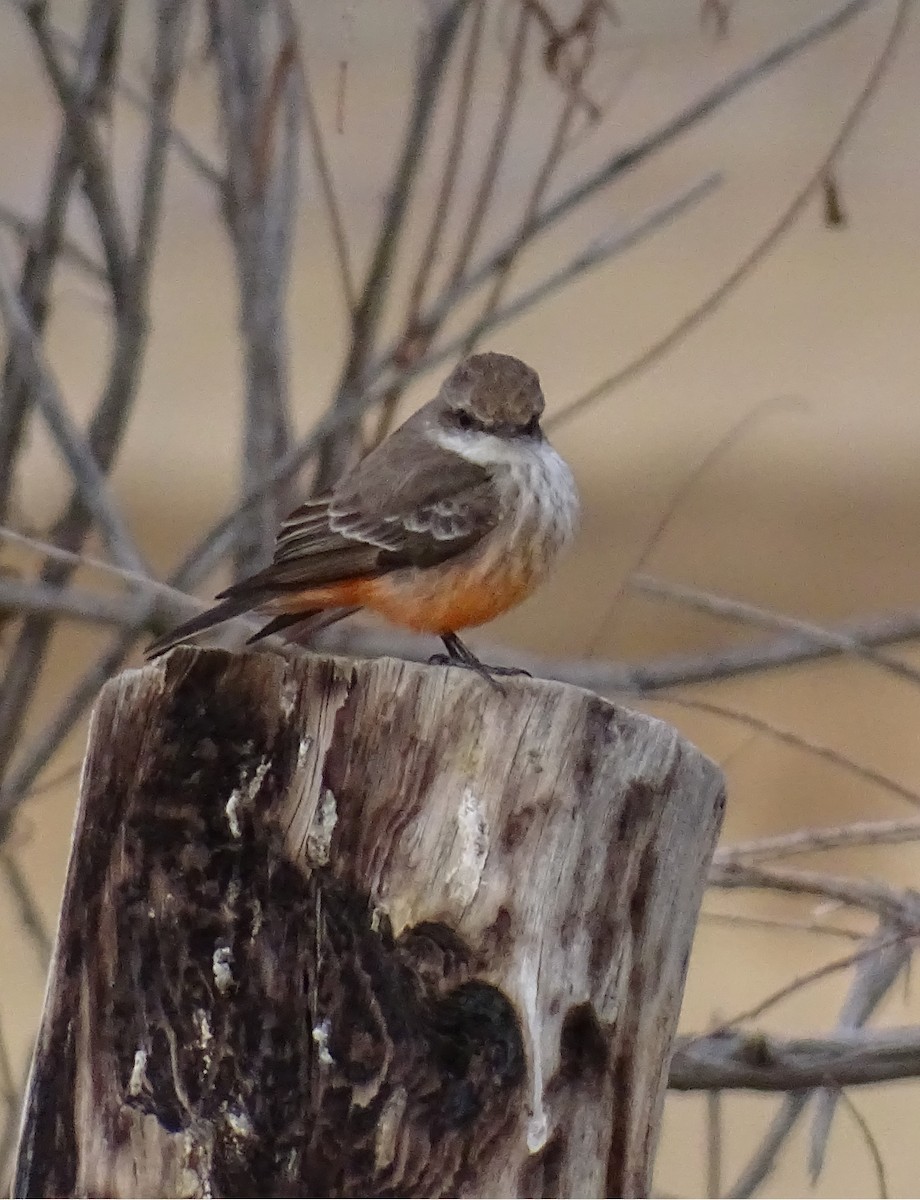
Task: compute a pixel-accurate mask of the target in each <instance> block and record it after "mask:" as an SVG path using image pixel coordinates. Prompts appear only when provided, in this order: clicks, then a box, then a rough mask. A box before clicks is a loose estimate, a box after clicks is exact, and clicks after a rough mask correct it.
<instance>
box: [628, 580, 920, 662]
mask: <svg viewBox="0 0 920 1200" xmlns="http://www.w3.org/2000/svg"><path fill="white" fill-rule="evenodd" d="M628 583H629V586H630V587H631V588H634V589H635V590H636V591H639V592H643V593H644V594H645V595H647V596H654V597H656V598H658V599H662V600H671V601H674V602H676V603H678V604H681V605H684V606H685V607H688V608H693V609H696V610H697V611H699V612H705V613H708V614H709V615H710V616H715V617H727V618H729V619H730V620H732V621H740V622H742V623H743V624H747V625H760V626H764V627H766V628H767V629H778V630H784V631H791V632H793V633H798V634H801V635H803V636H805V637H810V638H813V639H814V640H815V641H816V642H824V643H825V644H827V645H829V646H832V647H833V648H834V649H835V650H839V651H841V652H842V653H845V654H852V655H853V656H854V657H856V658H860V659H864V660H865V661H866V662H869V663H872V664H873V666H876V667H879V668H880V669H881V670H883V671H885V672H887V673H888V674H890V675H894V676H896V677H897V678H900V679H906V680H908V681H909V682H910V683H920V670H918V669H917V668H916V667H912V666H910V665H909V664H908V663H904V662H901V660H900V659H897V658H891V657H890V656H889V655H887V654H882V653H881V652H880V651H878V650H875V649H873V648H872V647H870V646H866V645H865V644H864V643H863V642H861V641H859V640H858V639H857V638H851V637H848V636H847V634H845V633H840V632H839V630H834V629H825V628H824V627H823V626H821V625H815V624H813V623H812V622H811V621H803V620H801V619H799V618H798V617H789V616H786V615H785V614H784V613H778V612H775V611H773V610H772V609H767V608H763V607H761V606H760V605H756V604H748V603H746V602H745V601H743V600H735V599H732V598H730V597H727V596H719V595H716V593H714V592H707V591H704V590H703V589H701V588H694V587H689V586H687V585H686V584H680V583H669V582H667V581H666V580H663V579H657V578H656V577H655V576H653V575H645V574H641V573H639V574H634V575H630V577H629V580H628Z"/></svg>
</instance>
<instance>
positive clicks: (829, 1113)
mask: <svg viewBox="0 0 920 1200" xmlns="http://www.w3.org/2000/svg"><path fill="white" fill-rule="evenodd" d="M894 932H895V931H893V930H892V928H891V927H890V926H887V925H885V924H884V923H880V924H879V927H878V929H877V930H876V931H875V933H874V934H873V935H872V937H871V938H870V939H869V943H868V947H871V948H873V949H874V951H875V953H871V954H867V955H866V956H865V957H864V958H862V959H860V961H859V962H858V963H857V964H856V969H855V971H854V972H853V981H852V983H851V984H850V990H849V992H848V993H847V997H846V1000H845V1001H844V1003H843V1008H842V1009H841V1010H840V1018H839V1020H838V1022H837V1029H838V1030H849V1029H861V1028H862V1027H863V1026H864V1025H865V1024H866V1022H867V1021H868V1020H869V1018H870V1017H871V1016H872V1014H873V1013H874V1012H875V1010H876V1009H877V1008H878V1006H879V1004H881V1002H882V1000H884V998H885V997H886V996H887V995H888V993H889V992H890V991H891V989H892V987H894V985H895V983H896V982H897V980H898V977H899V976H900V975H901V973H902V972H903V971H904V970H905V969H906V968H907V966H908V965H909V963H910V958H911V949H912V947H911V946H910V945H909V944H908V943H907V942H905V941H904V939H903V938H898V937H893V936H892V934H893V933H894ZM842 1096H843V1093H841V1092H840V1091H839V1090H837V1089H833V1090H832V1089H830V1088H822V1089H821V1090H820V1091H819V1092H818V1094H817V1096H816V1097H815V1111H814V1118H813V1120H812V1126H811V1136H810V1138H809V1147H808V1171H809V1175H810V1177H811V1182H812V1185H814V1184H815V1183H816V1182H817V1180H818V1176H819V1175H820V1174H821V1169H822V1167H823V1166H824V1154H825V1151H826V1149H827V1139H828V1137H829V1136H830V1131H831V1122H832V1121H833V1119H834V1110H835V1108H836V1105H837V1101H838V1099H840V1098H842Z"/></svg>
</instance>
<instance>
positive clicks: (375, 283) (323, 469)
mask: <svg viewBox="0 0 920 1200" xmlns="http://www.w3.org/2000/svg"><path fill="white" fill-rule="evenodd" d="M468 4H469V0H452V2H451V3H450V4H449V5H448V7H447V8H446V9H445V10H444V11H443V12H442V13H441V14H440V15H439V16H438V17H437V18H436V19H435V20H434V25H433V28H432V31H431V37H430V42H429V46H428V50H427V53H425V54H423V56H422V59H421V62H420V64H419V68H418V71H417V73H416V78H415V86H414V95H413V102H412V108H411V112H410V114H409V122H408V126H407V129H406V134H405V137H404V139H403V146H402V151H401V153H400V157H399V162H398V163H397V165H396V168H395V170H394V173H393V180H392V183H391V185H390V188H389V194H388V197H387V202H386V205H385V208H384V212H383V216H382V218H381V222H380V228H379V231H378V234H377V240H376V244H375V246H374V252H373V255H372V258H371V263H370V266H369V267H368V271H367V277H366V279H365V282H364V286H363V287H362V289H361V295H360V297H359V299H358V303H357V305H356V308H355V316H354V321H353V323H352V339H351V346H350V347H349V351H348V356H347V359H346V362H345V366H344V368H343V371H342V376H341V379H340V381H339V385H338V387H337V389H336V398H335V400H334V402H333V407H334V408H336V409H346V410H348V409H350V407H351V405H352V403H353V400H354V395H355V393H356V392H360V391H362V390H363V386H364V383H365V382H366V378H367V376H368V374H369V372H368V359H369V356H370V354H371V352H372V350H373V345H374V341H375V338H376V336H377V324H378V320H379V317H380V313H381V311H382V309H383V304H384V300H385V298H386V295H387V293H388V291H389V289H390V285H391V282H392V275H393V267H394V263H395V259H396V253H397V250H398V248H399V243H400V239H401V235H402V233H403V227H404V224H405V220H404V218H405V215H406V212H407V211H408V207H409V201H410V199H411V195H412V191H413V187H414V184H415V180H416V178H417V176H418V173H419V171H420V169H421V166H422V161H423V158H424V155H423V149H424V146H425V141H426V138H427V134H428V130H429V128H430V126H431V122H432V119H433V117H434V109H435V104H436V102H437V98H438V95H439V94H440V91H441V88H442V86H443V83H444V75H445V71H444V67H445V64H446V63H447V61H448V58H449V55H450V52H451V48H452V46H453V44H454V39H455V38H456V35H457V31H458V29H459V26H460V22H461V20H462V18H463V15H464V13H465V11H466V9H467V7H468ZM371 374H372V373H371ZM358 429H359V425H358V422H357V421H356V420H355V419H353V418H351V419H345V420H344V421H343V422H342V423H341V425H340V427H339V429H338V431H337V433H336V436H335V437H334V438H333V437H330V436H328V435H327V436H326V437H325V438H324V441H323V445H322V447H321V449H320V450H319V462H318V464H317V469H316V476H315V479H314V489H315V490H317V491H323V490H325V489H326V488H329V487H331V486H332V484H333V483H334V481H335V480H336V479H337V478H338V477H339V475H340V474H341V472H342V470H343V469H344V467H345V465H346V464H347V462H348V459H349V457H350V455H351V452H352V449H353V447H354V445H355V443H356V440H357V435H358Z"/></svg>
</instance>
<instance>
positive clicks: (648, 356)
mask: <svg viewBox="0 0 920 1200" xmlns="http://www.w3.org/2000/svg"><path fill="white" fill-rule="evenodd" d="M909 6H910V0H900V3H899V5H898V8H897V11H896V12H895V16H894V20H893V21H892V25H891V29H890V31H889V34H888V37H887V39H886V41H885V44H884V46H883V47H882V50H881V52H880V54H879V56H878V58H877V59H876V60H875V62H874V64H873V66H872V70H871V71H870V72H869V76H868V78H867V79H866V82H865V83H864V84H863V86H862V88H861V89H860V92H859V95H858V96H857V97H856V99H855V100H854V102H853V104H852V106H851V108H850V110H849V112H848V113H847V115H846V117H845V119H844V121H843V123H842V124H841V126H840V129H839V130H838V132H837V135H836V137H835V138H834V140H833V142H832V143H831V146H830V149H829V150H828V151H827V153H826V154H825V155H824V157H823V159H822V160H821V162H820V164H819V166H818V167H817V169H816V170H815V171H814V172H813V173H812V175H811V176H810V177H809V179H808V180H807V182H806V183H805V185H804V187H802V188H801V189H800V190H799V192H798V193H797V194H796V196H795V197H794V198H793V200H792V202H791V203H790V204H789V205H788V207H787V208H786V210H785V212H783V213H782V214H781V215H780V217H779V219H778V220H777V221H776V222H774V224H773V225H772V226H771V228H770V229H769V230H768V231H767V233H766V234H765V235H764V236H763V237H762V238H761V239H760V241H759V242H758V243H757V244H756V245H755V246H754V247H753V249H752V250H750V251H749V252H748V253H747V254H746V255H745V256H744V258H742V260H741V261H740V262H739V263H738V265H737V266H736V267H735V269H734V270H733V271H732V272H731V273H730V274H729V275H727V276H726V278H725V279H723V281H722V282H721V283H720V284H719V286H718V287H717V288H715V290H714V291H712V292H710V293H709V295H708V296H707V297H706V298H705V299H704V300H703V301H702V302H701V303H700V304H698V305H697V306H696V308H694V309H692V310H691V311H690V312H689V313H687V314H686V316H684V317H682V318H681V319H680V320H679V321H678V322H677V324H676V325H674V326H672V328H671V329H669V330H668V331H667V333H665V334H664V335H663V336H662V337H661V338H659V339H658V341H656V342H654V343H653V344H652V345H651V346H649V348H648V349H647V350H645V351H643V353H642V354H640V355H639V356H638V357H637V358H634V359H633V360H632V362H629V363H627V364H626V366H625V367H621V368H620V370H618V371H616V372H615V373H614V374H613V375H610V376H608V377H607V378H606V379H603V380H601V382H600V383H597V384H595V385H594V387H592V388H590V389H589V390H588V391H587V392H585V393H583V395H581V396H579V397H577V398H576V399H575V400H572V401H571V402H570V403H569V404H567V405H566V406H565V407H564V408H562V409H560V410H559V411H558V412H556V413H554V414H553V418H552V420H551V421H550V422H548V423H547V428H553V427H554V426H556V425H558V424H560V423H561V422H562V421H567V420H570V419H571V418H572V417H574V416H575V415H576V413H579V412H582V411H583V410H584V409H586V408H588V407H589V406H590V405H592V404H594V403H596V401H597V400H599V399H600V398H601V397H602V396H608V395H609V394H610V393H611V392H613V391H615V390H616V389H617V388H620V387H623V385H624V384H626V383H628V382H629V381H630V380H631V379H634V378H635V377H636V376H637V375H640V374H641V373H642V372H643V371H645V370H646V369H647V368H648V367H650V366H651V365H652V363H654V362H657V361H658V359H660V358H662V357H663V356H664V355H665V354H667V353H668V352H669V351H670V350H672V349H673V347H674V346H676V345H677V344H678V343H679V342H681V341H683V339H684V338H685V337H686V336H687V334H688V333H690V332H692V331H693V330H694V329H696V327H697V326H698V325H701V324H702V323H703V321H705V320H706V318H707V317H709V316H711V315H712V314H713V313H714V312H715V311H716V310H717V309H718V308H719V307H720V305H721V304H722V302H723V301H724V300H725V298H726V297H727V296H728V295H730V294H731V293H732V292H733V291H734V290H735V288H736V287H738V285H739V284H740V283H742V282H743V281H744V280H745V279H746V278H747V277H748V275H750V274H751V272H752V271H753V270H754V268H755V267H757V266H758V265H759V264H760V262H761V261H762V260H763V259H764V258H766V256H767V255H768V254H769V253H770V251H771V250H772V249H773V247H774V246H775V245H776V243H777V242H779V241H780V239H781V238H782V237H784V235H785V234H786V233H788V231H789V230H790V229H791V228H792V227H793V225H794V224H795V222H796V221H797V220H798V218H799V216H800V215H801V214H802V212H804V210H805V208H806V206H807V205H808V203H809V202H810V201H811V199H812V196H814V195H815V193H816V192H817V191H818V190H819V189H820V188H821V186H822V181H823V180H824V177H825V175H826V173H827V170H828V167H829V166H830V164H831V163H833V162H834V160H835V159H836V158H838V157H839V155H840V152H841V150H842V149H843V147H844V146H845V145H846V143H847V142H848V141H849V138H850V136H851V134H852V133H853V130H854V129H855V128H856V126H857V125H858V124H859V121H860V119H861V118H862V116H863V114H864V112H865V111H866V109H867V108H868V106H869V103H870V101H871V100H872V98H873V97H874V96H875V94H876V92H877V91H878V89H879V86H880V85H881V83H882V80H883V79H884V78H885V75H886V73H887V71H888V68H889V67H890V65H891V62H892V60H893V58H894V54H895V51H896V49H897V47H898V45H899V44H900V41H901V37H902V35H903V32H904V26H905V23H906V20H907V12H908V8H909ZM867 7H868V4H859V3H849V4H845V5H843V6H842V8H840V9H838V10H837V11H836V12H835V13H834V14H832V15H831V17H830V18H829V21H830V22H831V24H830V25H829V27H824V28H822V23H821V22H818V25H816V26H813V27H812V31H811V32H817V34H818V36H819V37H821V36H826V35H827V34H828V33H832V32H834V31H835V30H836V29H838V28H839V27H840V25H841V24H843V23H845V22H847V21H849V20H851V19H852V18H853V17H855V16H856V15H858V13H859V12H860V10H862V9H864V8H867ZM810 40H814V39H810ZM806 44H808V43H807V42H806ZM801 48H802V47H799V49H801ZM775 65H778V64H774V66H775ZM749 82H750V81H749Z"/></svg>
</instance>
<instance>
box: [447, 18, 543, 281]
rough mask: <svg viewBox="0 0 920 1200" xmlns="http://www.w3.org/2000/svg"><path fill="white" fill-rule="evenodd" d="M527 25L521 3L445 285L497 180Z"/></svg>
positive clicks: (460, 267) (465, 258)
mask: <svg viewBox="0 0 920 1200" xmlns="http://www.w3.org/2000/svg"><path fill="white" fill-rule="evenodd" d="M529 25H530V14H529V10H528V7H527V5H524V4H522V5H521V7H520V8H519V9H518V17H517V24H516V26H515V30H514V38H513V41H512V44H511V54H510V56H509V59H508V69H507V72H506V74H505V85H504V88H503V89H502V96H501V100H500V101H499V105H498V112H497V114H496V117H495V124H494V126H493V127H492V139H491V141H490V143H489V149H488V151H487V152H486V159H485V163H484V164H483V168H482V173H481V175H480V177H479V187H478V188H477V189H476V196H475V198H474V200H473V207H472V209H471V210H470V214H469V217H468V218H467V220H466V221H465V222H464V226H463V235H462V237H461V238H460V241H459V243H458V245H457V250H456V253H455V255H454V265H453V267H452V268H451V270H450V273H449V276H448V280H449V282H448V287H450V286H452V285H454V284H456V282H457V280H458V279H460V278H462V276H463V272H464V270H465V268H466V266H467V264H468V263H469V259H470V255H471V254H472V252H473V247H474V246H475V245H476V242H477V240H478V238H479V233H480V230H481V229H482V223H483V221H484V220H485V216H486V213H487V212H488V210H489V204H490V203H491V200H492V193H493V192H494V190H495V184H496V182H497V180H498V175H499V172H500V170H501V165H502V161H503V160H504V157H505V151H506V149H507V146H508V138H509V136H510V134H511V126H512V123H513V121H514V114H515V110H516V109H517V105H518V100H519V99H520V94H521V78H522V71H521V68H522V65H523V62H524V49H525V47H526V45H527V31H528V27H529Z"/></svg>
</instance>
